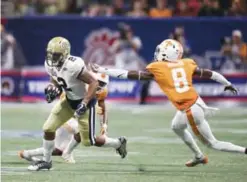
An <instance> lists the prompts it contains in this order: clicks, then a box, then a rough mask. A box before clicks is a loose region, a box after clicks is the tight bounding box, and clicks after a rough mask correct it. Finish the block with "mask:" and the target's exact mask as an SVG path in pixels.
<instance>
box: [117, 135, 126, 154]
mask: <svg viewBox="0 0 247 182" xmlns="http://www.w3.org/2000/svg"><path fill="white" fill-rule="evenodd" d="M118 140H119V141H120V143H121V145H120V147H119V148H118V149H116V152H117V153H118V154H119V155H120V156H121V158H122V159H123V158H125V157H126V156H127V153H128V152H127V149H126V147H127V139H126V138H125V137H119V139H118Z"/></svg>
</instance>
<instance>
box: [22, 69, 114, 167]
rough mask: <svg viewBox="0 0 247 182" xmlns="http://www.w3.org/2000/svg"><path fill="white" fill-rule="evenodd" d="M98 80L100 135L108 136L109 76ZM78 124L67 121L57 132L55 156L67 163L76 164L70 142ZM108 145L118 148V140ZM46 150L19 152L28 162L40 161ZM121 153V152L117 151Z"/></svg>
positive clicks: (71, 120) (76, 131)
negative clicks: (107, 103)
mask: <svg viewBox="0 0 247 182" xmlns="http://www.w3.org/2000/svg"><path fill="white" fill-rule="evenodd" d="M96 78H97V80H98V82H99V87H98V89H97V91H96V98H97V101H98V107H97V114H98V116H99V117H100V126H101V130H100V135H106V134H107V122H108V120H107V112H106V106H105V99H106V97H107V94H108V90H107V86H108V83H109V76H108V75H105V74H101V73H98V74H96ZM64 97H65V94H62V95H61V97H60V99H63V98H64ZM78 132H79V131H78V122H77V120H76V119H75V118H74V117H73V118H71V119H70V120H69V121H67V122H66V123H65V124H63V125H62V126H61V127H60V128H59V129H58V130H57V131H56V137H55V149H54V150H53V152H52V155H53V156H61V157H62V158H63V159H64V160H65V162H67V163H75V160H74V157H73V153H72V151H73V149H74V147H72V148H69V143H70V140H71V139H72V140H73V135H75V134H76V133H78ZM105 137H107V136H105ZM107 141H108V143H107V144H105V145H109V146H112V147H114V146H118V139H111V138H108V139H107ZM109 141H110V142H109ZM43 151H44V149H43V148H42V147H41V148H36V149H31V150H22V151H20V152H19V157H20V158H23V159H26V160H27V161H34V162H37V161H40V158H38V157H39V156H42V155H43ZM117 152H118V153H119V151H118V150H117Z"/></svg>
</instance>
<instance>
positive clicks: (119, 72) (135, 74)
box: [91, 64, 154, 80]
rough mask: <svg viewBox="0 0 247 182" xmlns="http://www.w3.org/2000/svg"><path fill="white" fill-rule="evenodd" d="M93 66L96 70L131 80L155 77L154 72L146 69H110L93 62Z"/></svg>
mask: <svg viewBox="0 0 247 182" xmlns="http://www.w3.org/2000/svg"><path fill="white" fill-rule="evenodd" d="M91 68H92V70H93V71H94V72H98V73H104V74H107V75H109V76H111V77H115V78H122V79H130V80H151V79H153V78H154V76H153V74H152V73H150V72H148V71H147V70H145V71H128V70H123V69H110V68H104V67H100V66H99V65H96V64H91Z"/></svg>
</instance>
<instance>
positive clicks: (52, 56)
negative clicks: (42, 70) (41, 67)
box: [46, 51, 65, 67]
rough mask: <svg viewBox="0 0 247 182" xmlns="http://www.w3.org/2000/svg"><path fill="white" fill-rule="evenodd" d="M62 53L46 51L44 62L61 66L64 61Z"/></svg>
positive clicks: (53, 65)
mask: <svg viewBox="0 0 247 182" xmlns="http://www.w3.org/2000/svg"><path fill="white" fill-rule="evenodd" d="M64 60H65V58H64V55H63V54H62V53H59V52H51V51H47V52H46V63H47V65H48V66H51V67H61V66H62V65H63V63H64Z"/></svg>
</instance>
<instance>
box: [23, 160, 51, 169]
mask: <svg viewBox="0 0 247 182" xmlns="http://www.w3.org/2000/svg"><path fill="white" fill-rule="evenodd" d="M51 168H52V161H51V162H46V161H38V162H36V163H34V164H33V165H30V166H28V170H29V171H40V170H50V169H51Z"/></svg>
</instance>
